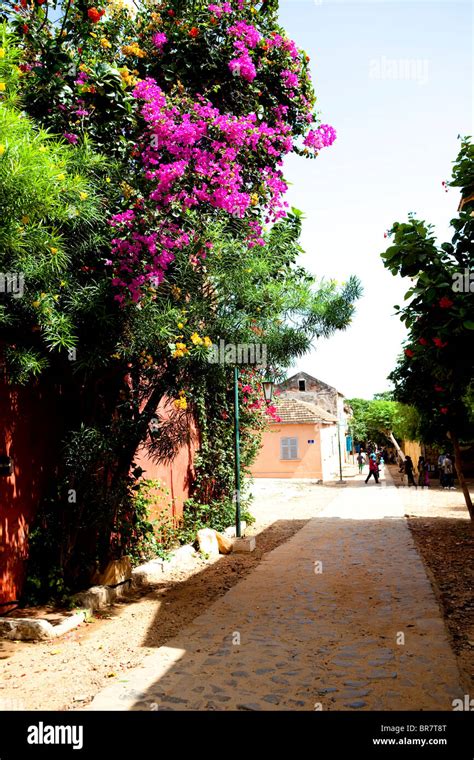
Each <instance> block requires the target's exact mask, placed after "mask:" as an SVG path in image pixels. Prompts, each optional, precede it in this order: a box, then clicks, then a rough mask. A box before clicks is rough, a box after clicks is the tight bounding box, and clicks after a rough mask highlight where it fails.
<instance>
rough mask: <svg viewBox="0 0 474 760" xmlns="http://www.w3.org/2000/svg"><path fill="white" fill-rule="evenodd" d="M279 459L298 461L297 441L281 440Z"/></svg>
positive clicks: (292, 439)
mask: <svg viewBox="0 0 474 760" xmlns="http://www.w3.org/2000/svg"><path fill="white" fill-rule="evenodd" d="M281 458H282V459H298V439H297V438H282V439H281Z"/></svg>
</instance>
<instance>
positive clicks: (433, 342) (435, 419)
mask: <svg viewBox="0 0 474 760" xmlns="http://www.w3.org/2000/svg"><path fill="white" fill-rule="evenodd" d="M473 176H474V151H473V147H472V144H471V143H470V141H469V139H468V138H466V139H465V140H463V142H462V145H461V150H460V153H459V155H458V158H457V160H456V162H455V165H454V170H453V181H452V182H451V183H450V184H451V185H453V186H456V187H460V188H461V190H462V195H463V197H464V198H466V199H467V198H468V197H469V195H470V194H471V193H472V189H473V188H472V184H473ZM473 207H474V205H473V202H472V200H471V201H467V204H466V205H465V207H464V208H463V210H462V211H461V212H460V213H459V215H458V217H457V218H455V219H453V220H452V221H451V224H452V227H453V230H454V234H453V237H452V241H451V243H443V244H442V245H440V246H438V245H437V243H436V240H435V237H434V233H433V229H432V227H431V225H427V224H425V222H422V221H418V220H416V219H414V218H413V217H411V218H410V219H409V220H408V222H407V223H405V224H398V223H396V224H394V225H393V237H394V244H393V245H392V246H390V248H389V249H388V250H387V251H386V252H385V253H384V254H382V258H383V259H384V262H385V266H386V267H387V268H388V269H389V270H390V271H391V272H392V273H393V274H400V275H402V276H408V277H410V279H411V287H410V289H409V290H408V291H407V293H406V295H405V305H404V306H403V307H397V309H398V313H399V315H400V318H401V320H402V321H403V322H404V323H405V325H406V326H407V328H408V331H409V334H408V340H407V342H406V347H405V350H404V354H403V355H402V356H400V358H399V360H398V363H397V366H396V368H395V370H394V371H393V372H392V374H391V376H390V379H391V380H392V381H393V383H394V386H395V398H397V399H398V400H400V401H403V402H405V403H409V404H412V405H414V406H416V408H417V409H418V411H419V413H420V415H421V421H420V426H421V427H420V430H421V431H422V434H423V437H424V439H425V440H426V442H440V441H445V439H446V435H447V434H448V432H449V433H450V434H454V435H456V436H460V437H461V438H464V439H466V440H469V439H472V438H473V437H474V429H473V428H472V423H471V422H470V416H469V413H468V408H467V407H466V390H467V389H468V388H469V387H471V384H472V381H473V370H472V355H473V352H474V333H473V330H472V324H473V323H474V301H473V298H472V293H471V292H470V290H469V283H468V286H467V289H466V288H465V287H464V286H465V279H464V278H465V273H466V272H467V273H468V274H469V273H472V271H473V267H474V248H473V246H472V238H473V235H474V217H473V216H472V215H471V213H472V209H473Z"/></svg>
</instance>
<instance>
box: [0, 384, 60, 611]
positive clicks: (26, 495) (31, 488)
mask: <svg viewBox="0 0 474 760" xmlns="http://www.w3.org/2000/svg"><path fill="white" fill-rule="evenodd" d="M58 430H59V425H58V419H57V417H56V415H55V405H54V402H53V399H52V395H51V393H50V392H49V390H48V389H44V388H40V387H39V386H38V387H37V388H34V389H32V388H28V389H26V388H21V387H14V386H8V385H6V384H5V383H4V382H3V381H2V379H0V454H6V455H7V456H10V457H12V459H13V474H12V475H10V476H4V475H0V604H1V603H4V602H9V601H12V600H15V599H17V598H18V595H19V593H20V591H21V587H22V584H23V581H24V577H25V570H26V559H27V543H26V540H27V532H28V526H29V524H30V523H31V521H32V519H33V517H34V515H35V512H36V509H37V507H38V502H39V499H40V496H41V494H42V493H44V490H45V487H46V483H47V479H48V469H49V473H51V471H54V463H55V461H56V457H57V452H56V446H57V441H58V438H59V436H58ZM5 610H6V607H4V606H2V607H0V614H1V612H2V611H5Z"/></svg>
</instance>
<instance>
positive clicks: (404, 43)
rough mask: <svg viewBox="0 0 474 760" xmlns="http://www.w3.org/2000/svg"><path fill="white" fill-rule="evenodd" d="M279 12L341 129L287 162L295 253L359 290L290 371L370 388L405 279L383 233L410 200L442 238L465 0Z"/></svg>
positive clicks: (377, 383) (463, 99) (325, 114)
mask: <svg viewBox="0 0 474 760" xmlns="http://www.w3.org/2000/svg"><path fill="white" fill-rule="evenodd" d="M280 19H281V23H282V25H283V26H284V27H285V28H286V29H287V31H288V34H289V36H290V37H292V38H293V39H295V40H296V42H297V43H298V45H299V46H301V47H303V48H304V49H305V50H306V52H307V53H308V55H309V56H310V57H311V64H312V76H313V80H314V85H315V89H316V93H317V96H318V104H319V109H320V112H321V118H322V122H323V123H329V124H332V125H333V126H334V127H335V128H336V130H337V133H338V138H337V140H336V142H335V143H334V144H333V146H332V147H331V148H326V149H325V150H323V151H321V153H320V155H319V157H318V158H317V159H316V160H315V161H309V160H308V161H305V160H304V159H303V158H299V157H297V156H292V157H290V158H289V159H288V160H287V162H286V176H287V177H288V179H289V180H290V181H291V182H292V183H293V184H292V186H291V188H290V190H289V192H288V197H287V199H288V200H289V202H290V204H291V205H293V206H296V207H297V208H299V209H301V210H302V211H303V212H304V213H305V214H306V220H305V222H304V227H303V238H302V243H303V247H304V248H305V250H306V254H305V255H304V257H303V258H302V262H301V263H302V264H304V265H305V266H306V267H307V268H308V269H310V270H311V271H313V272H314V273H316V274H317V275H320V276H325V277H329V278H332V277H334V278H335V279H337V280H339V281H343V280H344V279H346V278H347V277H348V276H349V275H350V274H352V273H354V274H357V275H358V276H359V277H360V279H361V280H362V282H363V286H364V295H363V298H362V299H361V300H360V301H359V302H358V305H357V314H356V316H355V318H354V320H353V323H352V325H351V326H350V327H349V328H348V330H347V331H346V332H344V333H339V334H337V335H336V336H334V337H332V338H330V339H329V340H326V341H320V342H318V344H317V347H316V350H314V351H312V352H311V353H310V354H308V355H307V356H306V357H305V358H304V359H303V360H301V361H300V362H299V363H298V364H297V365H296V367H295V369H294V370H291V369H290V371H289V374H293V373H294V371H296V370H305V371H306V372H309V373H310V374H312V375H315V376H316V377H318V378H319V379H321V380H323V381H325V382H327V383H330V384H331V385H335V386H336V387H337V388H338V389H339V390H341V391H342V392H343V393H345V394H346V396H348V397H351V396H362V397H366V398H370V397H371V396H372V395H373V393H375V392H377V391H382V390H385V389H386V388H388V382H387V380H386V376H387V374H388V373H389V372H390V371H391V370H392V369H393V367H394V365H395V361H396V357H397V354H398V353H399V352H400V345H401V342H402V340H403V337H404V333H403V328H402V326H401V324H400V322H399V320H398V318H397V317H396V316H393V305H394V304H396V303H400V302H401V298H402V295H403V293H404V292H405V291H406V290H407V289H408V283H407V282H406V281H405V282H404V281H402V280H399V279H397V278H394V277H393V276H392V275H391V274H389V273H388V272H387V271H386V270H385V269H384V267H383V265H382V261H381V259H380V258H379V254H380V253H381V252H382V251H383V250H384V249H385V248H386V247H387V244H388V242H389V241H387V240H385V239H384V232H385V230H387V229H388V228H390V227H391V224H392V222H394V221H404V220H405V219H406V218H407V214H408V212H409V211H414V212H416V214H417V216H418V217H419V218H421V219H425V220H427V221H430V222H432V223H433V224H434V225H435V227H436V231H437V233H438V236H439V238H440V239H443V240H444V239H450V233H449V220H450V219H451V217H452V216H453V215H454V214H455V213H456V209H457V205H458V202H459V193H458V192H456V191H455V190H449V192H448V193H445V191H444V189H443V187H442V185H441V182H442V181H443V180H445V179H449V177H450V174H451V164H452V161H453V160H454V158H455V156H456V154H457V152H458V149H459V141H458V139H457V136H458V134H461V135H466V134H470V135H472V124H473V92H472V63H473V56H472V32H473V23H472V21H473V18H472V5H471V3H470V2H467V1H466V2H456V1H455V0H444V2H438V3H435V2H427V1H426V0H425V1H424V2H423V1H419V2H410V1H408V0H404V1H402V2H391V1H389V0H379V1H378V2H375V1H374V2H366V3H359V2H356V1H355V0H351V1H349V2H341V1H338V0H323V1H322V2H320V1H319V0H282V1H281V12H280Z"/></svg>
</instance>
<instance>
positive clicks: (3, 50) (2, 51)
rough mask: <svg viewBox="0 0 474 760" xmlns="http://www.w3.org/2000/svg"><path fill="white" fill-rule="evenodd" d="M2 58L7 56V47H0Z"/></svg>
mask: <svg viewBox="0 0 474 760" xmlns="http://www.w3.org/2000/svg"><path fill="white" fill-rule="evenodd" d="M0 58H5V48H2V47H0Z"/></svg>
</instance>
